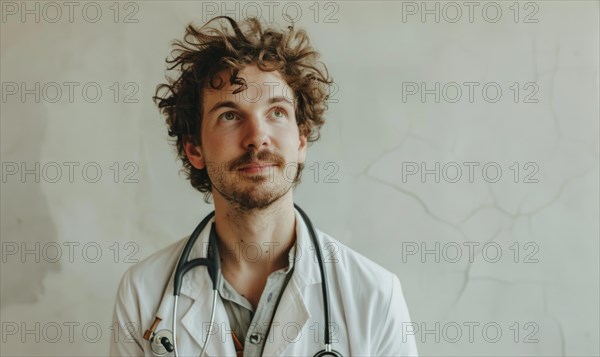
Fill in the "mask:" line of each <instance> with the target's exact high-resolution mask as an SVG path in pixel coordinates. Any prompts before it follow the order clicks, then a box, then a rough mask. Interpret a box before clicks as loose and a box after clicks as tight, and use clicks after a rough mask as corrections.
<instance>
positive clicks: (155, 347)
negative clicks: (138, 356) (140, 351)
mask: <svg viewBox="0 0 600 357" xmlns="http://www.w3.org/2000/svg"><path fill="white" fill-rule="evenodd" d="M171 341H173V334H172V333H171V331H169V330H160V331H157V332H156V333H155V334H154V336H152V338H151V339H150V348H152V353H154V355H155V356H164V355H166V354H168V353H171V352H173V344H172V343H171Z"/></svg>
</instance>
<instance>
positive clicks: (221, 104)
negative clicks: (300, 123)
mask: <svg viewBox="0 0 600 357" xmlns="http://www.w3.org/2000/svg"><path fill="white" fill-rule="evenodd" d="M280 102H285V103H287V104H289V105H291V106H292V107H293V106H294V102H292V101H291V100H289V99H288V98H286V97H282V96H277V97H273V98H270V99H269V100H268V101H267V103H268V104H274V103H280ZM221 108H234V109H240V106H239V105H238V104H237V103H236V102H233V101H231V100H226V101H222V102H218V103H216V104H215V105H213V107H212V108H211V109H210V110H209V111H208V112H207V114H212V113H213V112H215V111H217V110H219V109H221Z"/></svg>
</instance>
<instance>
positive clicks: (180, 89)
mask: <svg viewBox="0 0 600 357" xmlns="http://www.w3.org/2000/svg"><path fill="white" fill-rule="evenodd" d="M218 19H226V20H227V21H228V22H229V24H230V25H231V28H232V29H233V33H231V31H230V29H229V28H226V27H225V26H223V25H221V26H220V28H215V27H210V26H209V25H210V24H211V23H212V22H213V21H215V20H218ZM241 25H242V26H240V25H238V23H237V22H236V21H235V20H233V19H232V18H230V17H227V16H217V17H215V18H213V19H211V20H209V21H208V22H207V23H206V24H205V25H204V26H202V27H200V28H196V27H194V26H193V25H192V24H190V25H188V26H187V28H186V31H185V36H184V37H183V41H181V40H176V41H175V42H174V43H173V48H174V49H173V50H172V52H171V56H172V59H169V58H167V60H166V62H167V64H168V67H167V69H168V70H173V69H177V70H178V71H179V74H180V75H179V77H177V78H171V77H169V76H167V81H168V83H163V84H160V85H158V87H157V88H156V93H155V96H154V97H153V99H154V101H155V103H156V104H157V105H158V107H159V109H160V111H161V113H162V114H163V115H164V116H165V117H166V123H167V126H168V131H169V136H170V137H171V138H173V139H174V140H173V141H174V142H173V144H174V146H175V148H176V149H177V155H178V158H179V159H180V160H181V161H182V163H183V169H182V171H183V172H184V173H185V174H186V176H187V178H188V179H189V180H190V183H191V185H192V186H193V187H194V188H196V189H197V190H198V191H200V192H203V193H204V200H205V201H206V202H207V203H208V202H209V201H210V198H211V193H212V183H211V181H210V178H209V177H208V172H207V169H206V168H204V169H201V170H199V169H196V168H195V167H194V166H192V164H191V163H190V161H189V159H188V157H187V155H186V153H185V149H184V146H185V143H186V142H188V141H190V142H192V143H194V144H195V145H201V132H200V131H201V127H202V125H201V123H202V112H203V108H202V105H203V103H202V98H203V95H204V91H205V90H206V89H208V87H209V86H210V87H211V88H213V89H215V90H220V89H221V88H223V86H224V85H225V83H223V82H222V81H220V83H216V82H215V78H216V77H217V75H218V73H219V72H221V71H222V70H225V69H229V70H230V72H231V77H230V83H231V84H232V85H234V84H235V85H239V87H238V88H237V89H236V90H235V91H234V92H233V93H234V94H235V93H239V92H242V91H244V90H245V89H246V88H247V86H246V83H245V81H244V79H243V78H238V77H237V75H238V73H239V72H240V71H241V70H242V69H243V68H244V67H246V66H248V65H253V64H255V65H257V67H258V68H259V69H260V70H262V71H266V72H270V71H278V72H279V73H280V74H281V76H282V77H283V79H284V80H285V81H286V82H287V84H288V85H289V86H290V88H291V89H292V90H293V93H294V96H295V98H294V99H295V104H296V105H295V107H296V108H295V114H296V122H297V124H298V128H299V130H300V134H301V135H305V136H306V137H307V140H308V142H314V141H316V140H318V139H319V137H320V134H319V130H320V128H321V126H322V125H323V124H324V122H325V121H324V116H323V115H324V112H325V111H326V109H327V99H328V98H329V96H328V93H329V85H330V84H331V83H333V81H332V79H331V78H330V77H329V74H328V72H327V67H326V66H325V65H324V64H323V63H322V62H320V61H318V58H319V53H318V52H317V51H315V50H314V48H313V47H312V46H311V45H310V43H309V39H308V35H307V34H306V32H305V31H304V30H302V29H300V30H295V29H294V26H288V27H287V30H278V29H274V28H270V27H269V28H267V29H265V30H264V31H263V27H262V25H261V23H260V21H259V20H258V19H256V18H248V19H246V20H244V21H242V22H241ZM242 28H244V31H242ZM161 91H166V93H164V94H163V95H162V96H161V95H160V92H161ZM303 166H304V165H302V164H298V173H297V176H296V179H295V183H296V184H297V183H298V182H299V180H300V173H301V171H302V169H303Z"/></svg>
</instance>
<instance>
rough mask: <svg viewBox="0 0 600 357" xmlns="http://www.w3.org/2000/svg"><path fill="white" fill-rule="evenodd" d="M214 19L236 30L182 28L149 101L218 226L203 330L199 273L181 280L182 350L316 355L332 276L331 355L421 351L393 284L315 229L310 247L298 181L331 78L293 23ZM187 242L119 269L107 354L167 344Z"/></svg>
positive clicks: (205, 285)
mask: <svg viewBox="0 0 600 357" xmlns="http://www.w3.org/2000/svg"><path fill="white" fill-rule="evenodd" d="M219 18H221V19H225V20H227V21H228V23H229V24H230V25H231V27H232V28H233V33H231V31H228V30H227V29H226V28H225V27H221V28H220V29H216V28H210V27H208V25H209V24H211V23H212V22H213V21H214V20H215V19H213V20H211V21H209V23H208V24H207V25H205V26H204V27H202V28H200V29H197V28H194V27H193V26H191V25H190V26H188V28H187V31H186V35H185V37H184V40H183V41H180V42H177V43H176V49H175V51H174V52H173V54H174V59H172V60H170V61H169V62H170V63H172V64H173V65H172V67H171V68H170V69H174V68H177V69H178V70H179V71H180V72H181V75H180V76H179V77H178V78H177V79H175V80H170V81H169V84H164V85H161V86H159V88H158V89H157V96H156V97H155V99H156V100H157V101H158V105H159V107H160V108H161V109H162V111H163V113H164V114H165V116H166V118H167V124H168V126H169V134H170V135H171V136H172V137H173V138H175V145H176V147H177V150H178V153H179V157H180V159H181V160H182V162H183V165H184V168H185V170H186V173H187V175H188V178H189V179H190V181H191V184H192V185H193V186H194V187H195V188H196V189H198V190H199V191H200V192H203V193H204V194H205V200H206V201H207V202H209V199H210V197H211V196H212V197H214V207H215V216H214V218H212V219H211V222H212V223H214V230H215V231H214V232H213V231H212V229H209V228H206V229H204V230H203V231H202V232H201V233H200V235H199V237H198V240H197V241H196V243H195V245H194V248H193V252H192V253H191V255H190V258H189V259H193V258H200V257H206V256H207V255H208V254H209V250H208V248H207V242H208V241H209V239H210V238H209V237H210V236H211V235H213V234H214V236H216V241H217V243H218V245H217V246H218V249H216V252H213V254H216V255H217V259H219V261H220V263H221V270H220V273H218V274H220V275H219V279H218V280H216V281H218V296H219V299H218V301H217V306H216V309H215V311H216V312H215V320H214V324H212V325H210V326H209V321H210V319H211V315H212V309H211V301H212V300H211V299H212V291H211V287H212V279H211V277H210V276H209V274H208V273H207V270H206V268H204V267H197V268H194V269H192V270H190V271H189V272H188V274H187V275H186V276H185V277H184V279H183V282H182V286H181V297H180V299H179V309H178V312H177V316H176V320H175V321H176V323H177V326H178V327H177V331H178V335H177V341H176V342H177V352H178V353H179V354H180V355H199V354H200V353H201V350H202V347H203V346H204V342H205V341H206V338H207V336H208V335H210V336H211V339H210V340H209V343H207V346H206V354H207V355H209V356H225V355H236V354H237V355H238V356H242V355H243V356H261V355H267V356H291V355H298V356H308V355H310V356H312V355H314V354H315V353H316V352H318V351H321V350H323V349H324V344H325V316H326V315H327V313H326V311H327V309H326V306H325V304H324V298H323V294H322V293H323V289H322V287H323V286H324V285H323V284H326V286H327V288H328V292H329V304H328V305H329V306H328V309H329V316H330V320H329V321H330V322H329V336H330V340H331V341H330V342H331V347H332V349H333V350H335V351H337V352H338V353H340V354H341V355H344V356H352V355H363V356H366V355H368V356H392V355H394V356H396V355H397V356H399V355H416V353H417V351H416V346H415V341H414V339H413V338H412V336H406V335H404V334H403V329H404V330H405V326H406V325H407V324H409V323H410V318H409V314H408V311H407V307H406V303H405V301H404V298H403V295H402V290H401V287H400V282H399V280H398V278H397V277H396V276H395V275H394V274H392V273H390V272H388V271H387V270H385V269H383V268H382V267H380V266H378V265H376V264H375V263H373V262H371V261H370V260H368V259H366V258H365V257H363V256H361V255H359V254H358V253H356V252H354V251H352V250H351V249H349V248H347V247H345V246H344V245H342V244H341V243H339V242H337V241H336V240H334V239H333V238H331V237H330V236H328V235H327V234H325V233H323V232H321V231H318V230H317V236H318V244H317V245H318V246H316V247H315V245H314V244H313V243H312V240H311V236H310V227H311V226H310V224H309V223H308V222H307V221H306V220H305V219H303V216H302V215H301V213H300V212H299V211H298V210H296V209H295V207H294V200H293V191H292V187H293V186H294V185H295V184H297V183H298V182H299V178H300V172H301V171H302V168H303V163H304V161H305V159H306V152H307V145H308V142H310V141H315V140H317V139H318V131H319V128H320V127H321V125H322V124H323V123H324V119H323V113H324V112H325V109H326V100H327V94H326V93H327V92H326V86H324V85H327V84H330V83H331V79H329V78H328V76H327V75H326V73H327V72H326V69H325V68H320V66H319V63H318V62H317V58H318V53H317V52H315V51H314V49H313V48H312V47H311V46H310V44H309V42H308V37H307V35H306V33H305V32H304V31H296V30H294V29H293V27H290V28H288V29H287V30H286V31H279V30H276V29H267V30H265V31H263V28H262V26H261V24H260V23H259V22H258V21H257V20H255V19H248V20H246V21H245V23H244V25H246V26H245V27H244V26H239V25H238V24H237V23H236V22H235V21H234V20H233V19H231V18H228V17H219ZM242 28H243V29H242ZM164 89H166V90H167V94H166V95H165V96H164V97H159V96H158V93H159V92H160V91H161V90H164ZM207 227H208V226H207ZM186 241H187V239H184V240H182V241H180V242H177V243H176V244H173V245H171V246H169V247H167V248H165V249H163V250H161V251H159V252H158V253H155V254H154V255H152V256H150V257H149V258H147V259H146V260H144V261H142V262H140V263H138V264H137V265H135V266H134V267H132V268H131V269H130V270H129V271H128V272H127V273H126V274H125V275H124V277H123V279H122V281H121V286H120V288H119V292H118V295H117V301H116V305H115V311H114V321H115V326H118V327H119V338H116V339H114V341H112V344H111V354H112V355H152V347H154V348H155V349H156V348H158V350H160V351H162V352H166V350H161V348H162V347H161V346H160V344H161V343H162V344H163V347H165V348H167V347H169V346H168V345H169V343H173V342H174V341H172V340H173V338H172V336H171V335H169V334H168V333H165V332H164V331H165V330H169V331H170V329H171V323H172V319H173V312H172V311H171V310H170V309H172V307H171V306H172V302H167V303H165V302H164V301H165V299H166V300H167V301H168V300H169V296H170V295H172V289H173V288H172V285H169V284H170V282H171V280H172V276H173V269H174V267H175V265H176V264H177V261H178V260H179V257H180V255H181V252H182V250H183V246H184V245H185V243H186ZM317 249H318V250H320V251H321V252H322V253H321V254H322V255H323V256H324V264H323V265H324V266H325V268H324V272H325V273H324V274H325V281H323V279H322V278H321V270H320V267H319V264H317V260H316V259H315V256H316V255H315V253H316V252H315V250H317ZM165 306H166V307H165ZM157 311H159V312H158V313H157ZM163 315H164V316H163ZM155 317H159V318H160V320H158V319H156V318H155ZM162 320H164V321H162ZM155 322H156V324H153V323H155ZM151 326H152V327H151ZM144 329H148V331H147V332H146V334H145V335H146V336H144V337H142V333H141V331H143V330H144ZM160 331H162V332H160ZM164 336H167V339H166V340H162V337H164ZM157 340H162V341H163V342H157ZM165 341H167V342H166V343H165ZM153 344H154V345H153ZM160 351H159V352H160ZM154 352H156V350H155V351H154Z"/></svg>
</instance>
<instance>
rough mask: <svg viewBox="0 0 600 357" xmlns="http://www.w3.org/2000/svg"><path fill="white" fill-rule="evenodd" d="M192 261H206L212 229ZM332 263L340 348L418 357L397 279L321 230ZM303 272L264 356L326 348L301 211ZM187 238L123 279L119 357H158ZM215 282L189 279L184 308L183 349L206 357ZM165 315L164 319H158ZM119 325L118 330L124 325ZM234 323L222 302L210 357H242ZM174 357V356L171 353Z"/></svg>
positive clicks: (115, 350) (346, 352)
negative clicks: (156, 346)
mask: <svg viewBox="0 0 600 357" xmlns="http://www.w3.org/2000/svg"><path fill="white" fill-rule="evenodd" d="M213 221H214V218H213V219H212V220H211V222H210V223H209V224H207V225H206V227H205V229H204V230H203V232H202V233H201V234H200V235H199V237H198V240H197V241H196V244H195V246H194V249H193V250H192V253H191V254H190V259H193V258H198V257H204V256H205V253H206V248H207V246H208V238H209V233H210V227H211V223H212V222H213ZM317 234H318V236H319V242H320V244H321V249H322V252H323V258H324V260H325V262H326V263H325V267H326V274H327V281H328V287H329V300H330V306H331V325H332V328H331V329H330V330H331V332H330V333H331V335H332V342H333V349H334V350H336V351H338V352H340V353H341V354H342V355H343V356H416V355H417V348H416V344H415V340H414V336H412V335H411V334H406V333H403V331H406V330H410V329H407V328H406V326H407V324H409V323H410V317H409V314H408V309H407V306H406V302H405V300H404V296H403V294H402V289H401V287H400V281H399V280H398V278H397V277H396V275H394V274H392V273H391V272H389V271H387V270H385V269H384V268H382V267H380V266H379V265H377V264H375V263H374V262H372V261H370V260H368V259H367V258H365V257H363V256H362V255H360V254H358V253H356V252H355V251H353V250H351V249H350V248H348V247H346V246H344V245H342V244H341V243H340V242H338V241H336V240H335V239H333V238H332V237H330V236H328V235H327V234H325V233H323V232H321V231H319V230H317ZM296 239H297V246H296V249H297V253H296V254H297V255H296V263H295V264H296V265H295V270H294V273H293V276H292V278H291V279H290V281H289V283H288V286H287V288H286V289H285V291H284V293H283V295H282V298H281V301H280V304H279V307H278V308H277V311H276V313H275V316H274V320H273V324H272V327H271V330H270V332H269V336H268V337H267V341H266V345H265V349H264V353H263V355H264V356H313V355H314V354H315V353H316V352H318V351H321V350H322V349H323V348H324V344H323V340H324V330H323V326H324V324H325V323H324V315H323V313H324V312H323V300H322V295H321V284H320V283H321V276H320V271H319V265H318V264H317V261H316V257H315V254H314V250H313V249H314V248H313V245H312V242H311V239H310V235H309V231H308V228H307V226H306V224H305V223H304V221H303V220H302V216H300V214H299V213H298V212H297V211H296ZM186 241H187V238H185V239H182V240H181V241H179V242H177V243H175V244H172V245H170V246H168V247H167V248H165V249H162V250H161V251H158V252H157V253H155V254H153V255H152V256H150V257H148V258H147V259H145V260H143V261H141V262H139V263H138V264H136V265H134V266H133V267H131V268H130V269H129V270H128V271H127V272H126V273H125V275H124V276H123V278H122V280H121V284H120V287H119V290H118V293H117V299H116V303H115V308H114V315H113V326H119V328H118V338H111V346H110V354H111V356H152V355H153V353H152V350H151V349H150V342H149V341H146V340H144V339H143V338H142V335H143V333H144V331H145V330H146V329H148V328H149V327H150V325H151V324H152V322H153V321H154V317H155V316H156V315H159V316H161V317H162V318H163V321H162V322H161V323H160V324H159V326H158V328H157V329H156V330H157V331H158V330H161V329H168V330H171V321H172V320H171V319H172V309H173V298H172V289H173V285H172V273H173V267H174V266H175V264H176V263H177V261H178V259H179V256H180V254H181V251H182V250H183V247H184V245H185V243H186ZM211 307H212V283H211V280H210V277H209V275H208V273H207V271H206V268H204V267H196V268H194V269H192V270H190V271H189V272H188V273H187V274H186V275H185V276H184V278H183V282H182V288H181V295H180V298H179V307H178V317H177V319H178V325H177V339H178V345H177V349H178V352H179V355H181V356H198V355H199V354H200V349H201V346H202V342H203V339H204V338H205V336H206V332H207V331H208V323H209V321H210V313H211ZM157 311H158V313H157ZM117 323H118V325H116V324H117ZM229 326H230V325H229V319H228V316H227V312H226V310H225V308H224V306H223V303H222V302H221V300H220V299H218V304H217V310H216V316H215V325H213V335H212V337H211V340H210V342H209V345H208V346H207V351H206V355H207V356H235V355H236V353H235V347H234V343H233V340H232V337H231V328H230V327H229ZM246 343H250V342H246ZM170 355H172V354H170Z"/></svg>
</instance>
